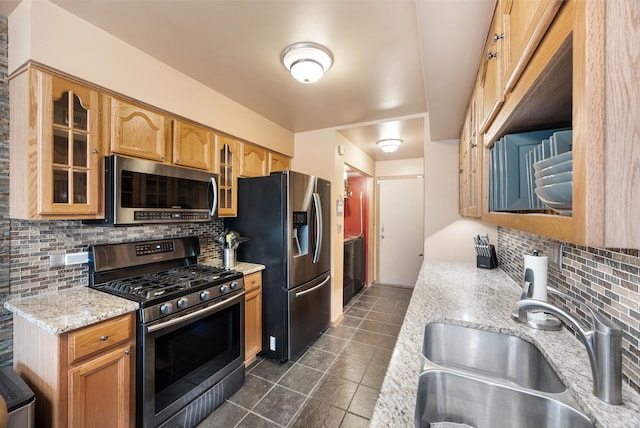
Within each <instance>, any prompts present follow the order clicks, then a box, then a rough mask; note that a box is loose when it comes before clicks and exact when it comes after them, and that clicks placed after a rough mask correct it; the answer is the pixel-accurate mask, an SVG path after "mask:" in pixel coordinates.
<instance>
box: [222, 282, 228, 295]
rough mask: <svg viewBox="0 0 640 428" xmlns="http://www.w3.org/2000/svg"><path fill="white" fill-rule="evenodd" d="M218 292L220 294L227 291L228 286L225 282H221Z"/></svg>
mask: <svg viewBox="0 0 640 428" xmlns="http://www.w3.org/2000/svg"><path fill="white" fill-rule="evenodd" d="M220 292H221V293H222V294H225V293H228V292H229V287H227V284H223V285H221V286H220Z"/></svg>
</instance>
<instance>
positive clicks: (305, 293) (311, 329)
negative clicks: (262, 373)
mask: <svg viewBox="0 0 640 428" xmlns="http://www.w3.org/2000/svg"><path fill="white" fill-rule="evenodd" d="M288 295H289V296H288V297H289V334H288V337H289V344H288V345H289V346H288V347H289V359H290V360H292V361H296V360H297V359H298V358H299V357H300V356H301V355H302V353H303V352H304V351H305V349H306V347H307V346H309V345H311V344H312V343H313V342H315V340H316V339H317V338H318V337H320V335H321V334H322V333H323V332H324V331H325V330H326V329H327V328H328V327H329V322H330V321H331V314H330V308H331V275H330V274H329V272H326V273H325V274H324V275H322V276H321V277H319V278H317V279H314V280H313V281H310V282H308V283H307V284H303V285H301V286H300V287H297V288H295V289H292V290H289V292H288Z"/></svg>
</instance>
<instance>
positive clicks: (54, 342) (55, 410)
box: [13, 314, 135, 428]
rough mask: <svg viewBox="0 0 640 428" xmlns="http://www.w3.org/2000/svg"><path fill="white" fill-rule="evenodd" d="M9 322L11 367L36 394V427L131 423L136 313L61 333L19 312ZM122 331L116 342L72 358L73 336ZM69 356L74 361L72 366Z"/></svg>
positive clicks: (118, 427)
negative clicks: (123, 334)
mask: <svg viewBox="0 0 640 428" xmlns="http://www.w3.org/2000/svg"><path fill="white" fill-rule="evenodd" d="M13 322H14V338H15V339H14V367H15V369H16V372H17V373H18V374H20V376H21V377H22V378H23V379H25V380H26V381H27V383H28V384H29V386H30V387H31V388H32V389H33V391H34V393H35V395H36V403H37V405H36V424H35V425H36V426H38V427H54V428H57V427H83V428H84V427H110V428H112V427H114V428H131V427H133V426H134V425H135V399H134V397H135V395H134V394H135V393H134V391H135V380H134V379H135V336H134V334H133V331H134V325H135V318H134V314H127V315H123V316H120V317H117V318H114V319H112V320H106V321H102V322H100V323H97V324H95V325H92V326H89V327H85V328H82V329H78V330H75V331H71V332H69V333H64V334H61V335H55V334H50V333H48V332H46V331H44V330H42V329H41V328H39V327H37V326H36V325H34V324H32V323H30V322H28V321H25V320H24V319H23V318H21V317H19V316H14V317H13ZM120 329H123V330H124V331H127V332H128V334H129V338H128V339H127V340H121V341H119V342H118V343H116V342H115V341H114V342H113V343H112V344H111V346H109V347H106V348H102V349H101V350H100V351H99V352H88V353H86V357H85V358H82V359H80V358H76V359H73V358H70V355H69V354H70V353H72V352H73V350H74V348H77V346H75V345H73V342H74V340H73V338H74V337H75V338H76V339H78V338H83V337H92V336H95V333H98V334H99V333H101V332H104V331H108V332H110V333H113V332H116V331H118V330H120ZM70 339H72V340H70ZM80 341H82V339H80ZM75 342H76V343H77V342H78V340H75ZM77 354H78V353H77V352H76V355H77ZM72 359H73V360H74V363H71V364H70V363H69V361H70V360H72Z"/></svg>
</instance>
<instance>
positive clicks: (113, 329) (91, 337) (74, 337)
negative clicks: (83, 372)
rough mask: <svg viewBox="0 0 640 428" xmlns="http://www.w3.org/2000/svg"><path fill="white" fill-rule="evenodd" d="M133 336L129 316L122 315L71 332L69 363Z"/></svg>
mask: <svg viewBox="0 0 640 428" xmlns="http://www.w3.org/2000/svg"><path fill="white" fill-rule="evenodd" d="M132 337H133V328H132V325H131V322H130V320H129V318H128V317H120V318H116V319H113V320H111V321H110V322H108V323H100V324H96V325H93V326H90V327H86V328H83V329H81V330H78V331H74V332H71V333H69V339H68V343H69V364H72V363H74V362H75V361H77V360H79V359H82V358H84V357H87V356H89V355H91V354H94V353H97V352H101V351H103V350H105V349H108V348H111V347H112V346H115V345H117V344H119V343H122V342H125V341H128V340H130V339H131V338H132Z"/></svg>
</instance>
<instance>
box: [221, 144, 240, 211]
mask: <svg viewBox="0 0 640 428" xmlns="http://www.w3.org/2000/svg"><path fill="white" fill-rule="evenodd" d="M217 150H218V156H219V162H220V182H219V183H218V216H219V217H235V216H236V215H237V213H238V185H237V182H238V169H239V166H240V159H239V158H240V142H239V141H237V140H234V139H232V138H229V137H225V136H222V135H219V136H218V142H217Z"/></svg>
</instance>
